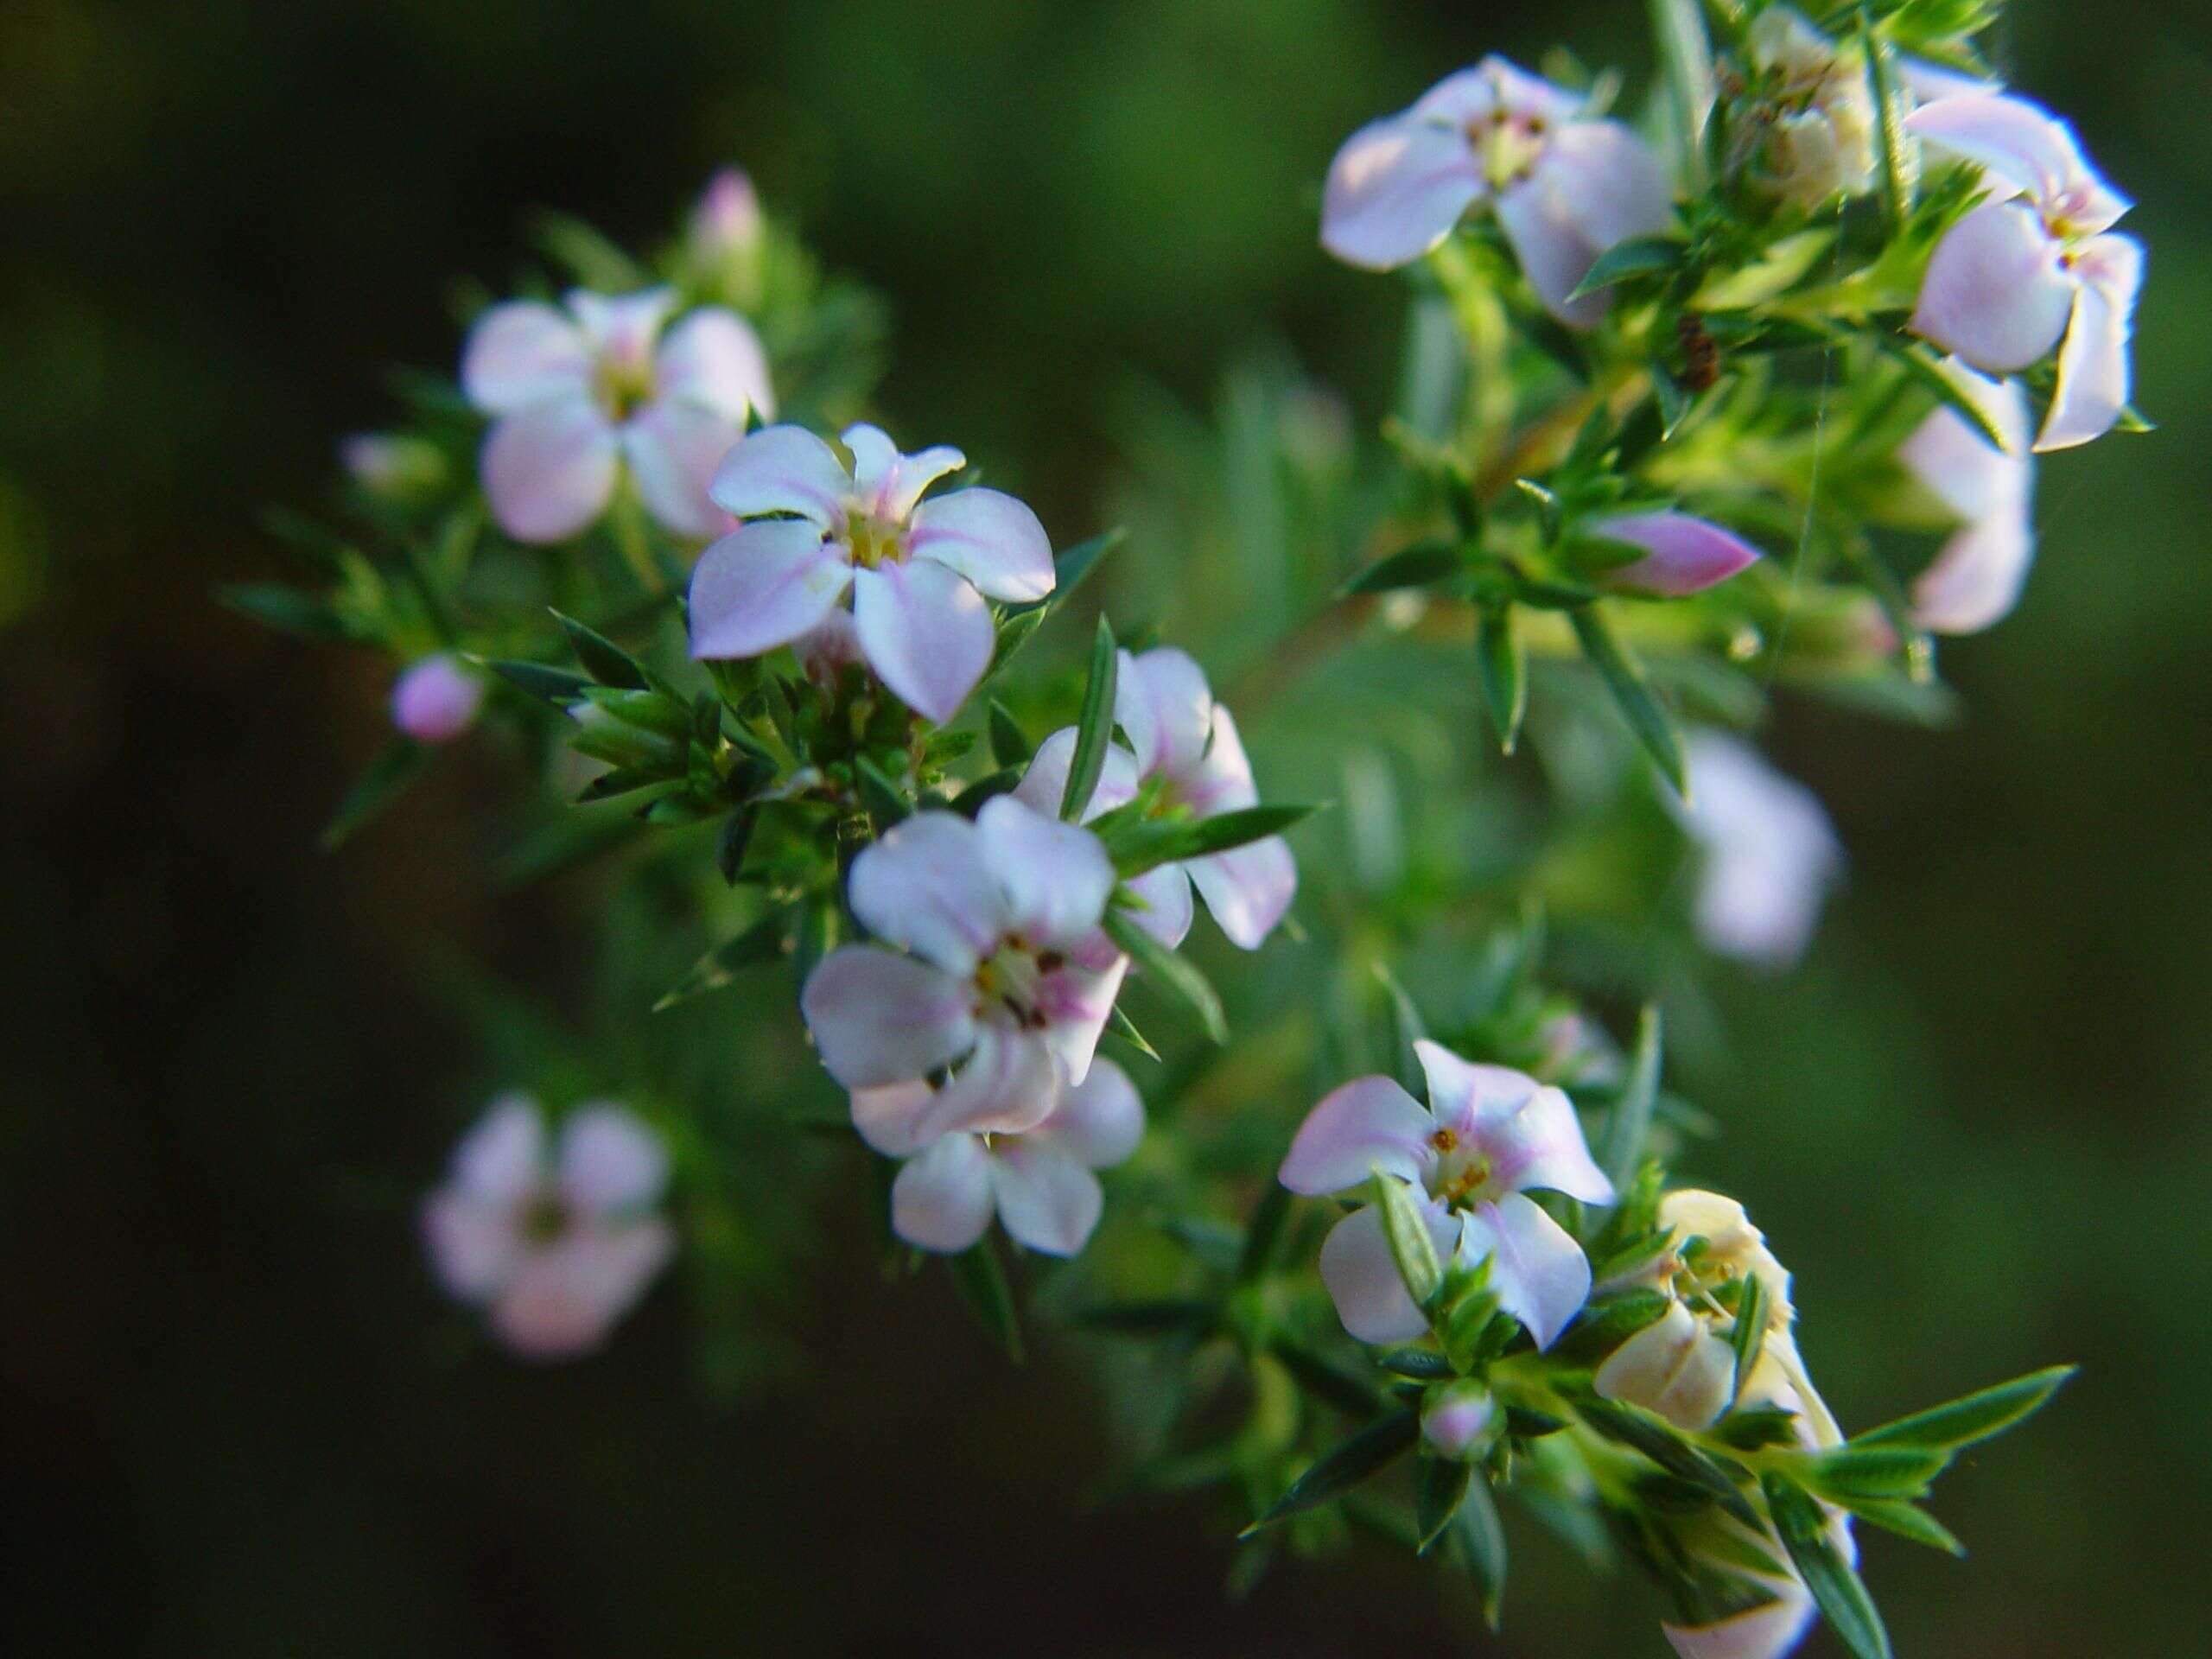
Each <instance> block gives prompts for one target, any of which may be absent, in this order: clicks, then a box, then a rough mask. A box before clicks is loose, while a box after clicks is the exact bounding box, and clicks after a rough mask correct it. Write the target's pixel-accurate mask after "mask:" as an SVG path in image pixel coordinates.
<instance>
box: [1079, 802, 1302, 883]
mask: <svg viewBox="0 0 2212 1659" xmlns="http://www.w3.org/2000/svg"><path fill="white" fill-rule="evenodd" d="M1315 810H1317V809H1316V808H1314V807H1312V806H1306V805H1296V804H1277V805H1273V806H1248V807H1243V808H1242V809H1240V810H1237V811H1235V812H1222V813H1217V814H1216V815H1215V816H1214V817H1211V818H1183V819H1166V820H1162V819H1147V818H1131V819H1128V820H1127V821H1125V822H1121V823H1114V824H1111V825H1107V824H1105V823H1103V820H1102V822H1101V823H1096V824H1093V825H1092V826H1091V827H1092V828H1093V829H1098V830H1099V832H1100V837H1101V839H1103V841H1104V842H1105V843H1106V850H1107V852H1108V853H1109V855H1111V856H1112V857H1113V860H1114V868H1115V869H1116V871H1117V872H1118V873H1119V874H1121V875H1122V876H1123V877H1124V878H1126V877H1128V876H1132V875H1141V874H1144V873H1145V872H1146V871H1147V870H1150V869H1155V868H1158V867H1159V866H1160V865H1162V864H1179V863H1181V862H1182V861H1184V860H1185V859H1191V858H1204V857H1205V856H1206V855H1208V854H1211V853H1225V852H1227V851H1229V850H1230V849H1231V848H1234V847H1243V846H1245V845H1247V844H1249V842H1255V841H1263V840H1265V839H1266V838H1267V837H1268V836H1279V835H1281V833H1282V832H1283V831H1284V830H1286V829H1289V828H1290V827H1291V826H1292V825H1293V824H1294V823H1298V822H1299V821H1300V820H1301V819H1303V818H1306V817H1311V816H1312V815H1313V813H1314V811H1315Z"/></svg>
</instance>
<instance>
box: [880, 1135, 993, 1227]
mask: <svg viewBox="0 0 2212 1659" xmlns="http://www.w3.org/2000/svg"><path fill="white" fill-rule="evenodd" d="M990 1224H991V1159H990V1154H988V1153H987V1152H985V1151H984V1150H983V1143H982V1141H978V1140H977V1139H976V1137H975V1136H974V1135H940V1136H939V1137H938V1139H937V1140H935V1141H931V1143H930V1145H929V1146H928V1147H927V1148H925V1150H924V1151H923V1153H922V1154H921V1155H920V1156H919V1157H917V1158H912V1159H910V1160H907V1162H906V1164H905V1166H902V1167H901V1168H900V1169H899V1178H898V1179H896V1180H894V1181H893V1182H892V1184H891V1230H892V1231H893V1232H894V1233H896V1234H898V1235H899V1237H901V1238H903V1239H905V1240H906V1242H907V1243H909V1244H912V1245H914V1246H916V1247H917V1248H918V1249H925V1250H937V1251H939V1252H941V1253H943V1254H944V1255H957V1254H958V1253H959V1252H960V1251H962V1250H964V1249H968V1248H969V1246H970V1245H972V1244H973V1243H975V1242H976V1240H977V1239H979V1238H981V1237H982V1236H983V1233H984V1230H985V1229H987V1228H988V1227H989V1226H990Z"/></svg>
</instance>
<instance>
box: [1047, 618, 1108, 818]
mask: <svg viewBox="0 0 2212 1659" xmlns="http://www.w3.org/2000/svg"><path fill="white" fill-rule="evenodd" d="M1120 658H1121V653H1120V652H1119V650H1118V648H1117V647H1116V645H1115V643H1114V626H1113V624H1112V623H1110V622H1109V621H1108V620H1106V619H1105V618H1104V617H1103V616H1102V617H1100V618H1099V619H1098V632H1096V634H1094V635H1093V636H1092V637H1091V642H1090V679H1089V681H1088V682H1086V683H1085V684H1084V688H1083V712H1082V714H1081V715H1078V716H1077V719H1076V728H1075V755H1074V758H1073V759H1072V760H1070V761H1069V763H1068V781H1067V787H1066V788H1065V789H1064V790H1062V791H1061V792H1060V817H1062V818H1064V819H1065V820H1066V821H1067V822H1068V823H1081V822H1082V821H1083V814H1084V809H1085V808H1087V807H1088V806H1090V798H1091V796H1092V795H1093V794H1094V793H1096V791H1097V788H1098V777H1099V774H1100V773H1101V772H1103V771H1105V769H1106V745H1107V744H1108V743H1109V741H1111V740H1112V738H1113V735H1114V691H1115V685H1116V680H1117V679H1118V677H1119V675H1120Z"/></svg>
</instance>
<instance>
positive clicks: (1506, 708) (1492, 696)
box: [1475, 604, 1529, 754]
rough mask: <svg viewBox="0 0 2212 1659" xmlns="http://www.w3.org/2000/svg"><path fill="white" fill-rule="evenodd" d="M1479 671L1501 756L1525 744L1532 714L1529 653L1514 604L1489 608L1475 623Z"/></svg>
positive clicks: (1486, 708) (1485, 702)
mask: <svg viewBox="0 0 2212 1659" xmlns="http://www.w3.org/2000/svg"><path fill="white" fill-rule="evenodd" d="M1475 668H1476V671H1477V673H1478V676H1479V677H1480V678H1481V682H1482V690H1483V712H1484V714H1486V715H1489V716H1490V729H1491V733H1492V734H1493V735H1495V736H1496V737H1497V747H1498V750H1499V752H1500V753H1504V754H1510V753H1513V750H1514V746H1515V745H1516V744H1517V743H1519V742H1520V741H1521V721H1522V716H1524V715H1526V714H1527V713H1528V712H1529V653H1528V650H1527V648H1526V647H1525V646H1524V645H1522V641H1521V634H1520V631H1519V630H1518V629H1517V628H1516V627H1515V626H1513V607H1512V606H1511V605H1510V604H1498V605H1485V606H1484V607H1483V608H1482V610H1481V612H1480V613H1479V614H1478V616H1477V618H1476V620H1475Z"/></svg>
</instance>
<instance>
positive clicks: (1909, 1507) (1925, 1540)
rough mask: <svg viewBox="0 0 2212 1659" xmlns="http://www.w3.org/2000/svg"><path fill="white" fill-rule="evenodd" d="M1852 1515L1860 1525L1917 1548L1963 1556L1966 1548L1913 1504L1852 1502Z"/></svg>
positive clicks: (1934, 1518) (1930, 1516) (1891, 1501)
mask: <svg viewBox="0 0 2212 1659" xmlns="http://www.w3.org/2000/svg"><path fill="white" fill-rule="evenodd" d="M1849 1507H1850V1510H1851V1512H1852V1513H1853V1515H1855V1516H1858V1517H1859V1519H1860V1520H1861V1521H1866V1522H1871V1523H1872V1524H1873V1525H1875V1526H1878V1527H1880V1528H1882V1529H1884V1530H1885V1531H1889V1532H1894V1533H1895V1534H1897V1536H1898V1537H1900V1538H1910V1539H1911V1540H1912V1541H1913V1542H1914V1543H1916V1544H1925V1545H1927V1546H1928V1547H1929V1548H1930V1549H1940V1550H1942V1551H1943V1552H1944V1554H1948V1555H1964V1554H1966V1553H1967V1547H1966V1546H1965V1545H1964V1544H1962V1543H1961V1542H1960V1541H1958V1539H1957V1538H1956V1537H1955V1536H1954V1535H1953V1534H1952V1532H1951V1529H1949V1528H1948V1527H1947V1526H1945V1525H1944V1524H1943V1523H1942V1522H1940V1521H1938V1520H1937V1519H1936V1517H1935V1516H1932V1515H1930V1514H1929V1513H1928V1511H1927V1510H1923V1509H1921V1508H1920V1507H1919V1506H1918V1505H1916V1504H1912V1503H1903V1502H1900V1501H1898V1500H1897V1499H1894V1498H1891V1499H1878V1498H1864V1499H1855V1500H1853V1502H1852V1503H1851V1504H1850V1506H1849Z"/></svg>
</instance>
